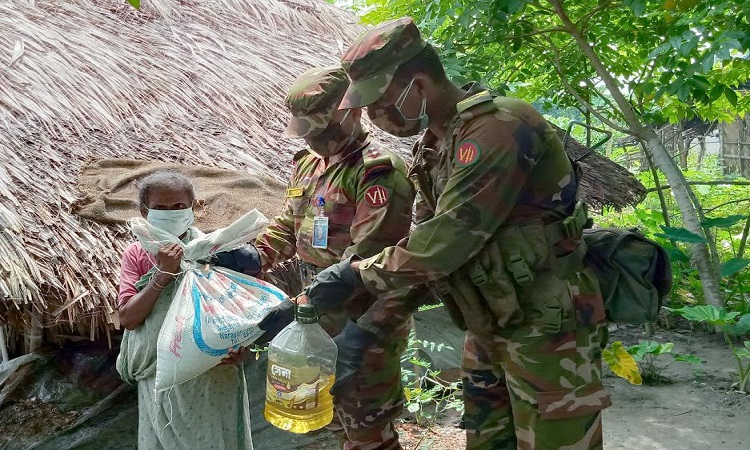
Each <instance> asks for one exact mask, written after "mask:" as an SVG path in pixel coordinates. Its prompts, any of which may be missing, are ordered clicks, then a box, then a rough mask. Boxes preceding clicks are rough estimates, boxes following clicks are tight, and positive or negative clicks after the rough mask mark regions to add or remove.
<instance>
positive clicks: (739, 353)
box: [734, 341, 750, 358]
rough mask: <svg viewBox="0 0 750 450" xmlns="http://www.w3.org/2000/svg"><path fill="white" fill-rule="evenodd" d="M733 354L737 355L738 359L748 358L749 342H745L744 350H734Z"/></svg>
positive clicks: (749, 353)
mask: <svg viewBox="0 0 750 450" xmlns="http://www.w3.org/2000/svg"><path fill="white" fill-rule="evenodd" d="M734 354H735V355H737V357H738V358H750V342H748V341H745V348H742V347H738V348H735V349H734Z"/></svg>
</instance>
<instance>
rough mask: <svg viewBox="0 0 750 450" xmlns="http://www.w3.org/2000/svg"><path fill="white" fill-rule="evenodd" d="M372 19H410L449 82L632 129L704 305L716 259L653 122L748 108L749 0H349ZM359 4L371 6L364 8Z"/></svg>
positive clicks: (694, 201)
mask: <svg viewBox="0 0 750 450" xmlns="http://www.w3.org/2000/svg"><path fill="white" fill-rule="evenodd" d="M355 3H357V6H358V7H359V9H360V10H361V11H362V10H367V11H368V12H367V13H366V14H365V15H364V16H363V17H364V20H365V21H366V22H369V23H376V22H380V21H382V20H387V19H391V18H395V17H400V16H404V15H410V16H412V17H414V18H415V20H416V21H417V22H418V23H419V25H420V27H421V29H422V30H423V31H424V33H425V35H426V36H428V37H429V38H430V39H431V40H432V42H433V43H434V44H435V45H436V47H438V48H439V49H440V51H441V53H442V56H443V59H444V62H445V65H446V69H447V71H448V74H449V75H450V76H451V77H452V78H453V79H454V80H455V81H457V82H462V81H465V80H477V81H481V82H484V83H486V84H488V85H490V86H491V87H493V88H496V89H499V90H503V91H513V95H515V96H518V97H521V98H525V99H526V100H530V101H534V100H537V99H540V98H543V99H549V101H551V102H553V103H554V104H555V105H556V106H557V107H560V108H566V107H582V108H583V109H584V110H585V111H587V112H588V113H590V114H591V115H592V116H594V117H596V118H597V119H598V120H600V121H601V123H604V124H606V125H607V126H609V127H610V128H612V129H614V130H617V131H620V132H622V133H627V134H629V135H632V136H635V137H636V138H637V139H638V140H639V141H640V142H642V143H643V144H644V146H645V148H646V149H647V153H648V154H649V156H650V157H651V159H653V162H654V164H655V166H657V167H658V168H659V170H661V171H662V172H663V173H664V175H665V177H666V179H667V181H668V182H669V184H670V185H671V188H672V193H673V195H674V198H675V201H676V203H677V205H678V207H679V209H680V212H681V215H682V222H683V224H684V227H685V228H686V229H687V230H688V231H690V232H691V233H692V234H694V235H695V236H697V238H696V239H694V240H693V242H691V243H690V244H689V245H690V247H691V250H692V255H693V260H694V262H695V265H696V268H697V270H698V271H699V273H700V277H701V280H702V282H703V283H702V286H703V291H704V295H705V299H706V301H707V302H709V303H710V304H713V305H721V303H722V300H721V294H720V290H719V278H718V266H719V261H718V258H717V252H716V251H715V249H712V250H710V249H709V243H711V242H712V241H713V240H712V239H711V236H710V230H709V229H708V228H703V227H702V226H701V222H702V221H703V219H704V217H703V213H702V208H701V206H700V202H699V201H698V198H697V197H696V195H695V193H694V192H693V190H692V188H691V187H690V185H688V183H687V180H686V179H685V176H684V175H683V173H682V172H681V171H680V168H679V167H678V165H677V164H676V162H675V161H674V160H673V159H672V157H671V155H670V154H669V152H668V151H667V149H666V148H665V146H664V144H663V143H662V142H661V141H660V139H659V137H658V135H657V134H656V133H655V131H654V128H653V126H654V125H655V124H660V123H663V122H665V121H672V122H676V121H679V120H683V119H688V118H692V117H696V116H697V117H701V118H703V119H706V120H719V121H727V120H734V119H735V118H736V117H737V116H738V115H744V114H745V112H746V111H748V109H750V98H749V97H748V96H742V95H740V93H739V92H738V89H737V88H738V86H739V85H740V83H743V82H745V81H747V80H748V79H750V60H749V59H748V50H749V49H750V23H749V22H750V1H748V0H746V1H742V0H740V1H731V0H661V1H653V0H614V1H613V0H576V1H571V0H568V1H565V2H564V1H563V0H547V1H543V0H536V1H528V0H434V1H430V0H427V1H424V0H359V1H358V2H355ZM367 8H369V9H367Z"/></svg>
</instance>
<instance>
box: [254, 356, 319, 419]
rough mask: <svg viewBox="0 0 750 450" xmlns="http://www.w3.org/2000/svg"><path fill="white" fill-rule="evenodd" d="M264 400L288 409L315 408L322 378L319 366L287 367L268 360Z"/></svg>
mask: <svg viewBox="0 0 750 450" xmlns="http://www.w3.org/2000/svg"><path fill="white" fill-rule="evenodd" d="M268 364H269V366H268V383H267V385H266V402H267V403H270V404H273V405H276V406H278V407H281V408H284V409H286V410H289V411H307V410H312V409H315V408H317V407H318V406H319V403H320V395H319V394H320V388H321V387H322V385H323V380H322V379H321V377H320V368H319V367H310V366H306V367H287V366H283V365H280V364H278V363H275V362H272V361H269V362H268Z"/></svg>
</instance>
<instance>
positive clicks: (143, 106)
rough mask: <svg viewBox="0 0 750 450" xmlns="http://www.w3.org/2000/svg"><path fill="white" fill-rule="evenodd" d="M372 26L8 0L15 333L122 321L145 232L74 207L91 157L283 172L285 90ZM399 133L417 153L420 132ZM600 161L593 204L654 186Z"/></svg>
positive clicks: (3, 137)
mask: <svg viewBox="0 0 750 450" xmlns="http://www.w3.org/2000/svg"><path fill="white" fill-rule="evenodd" d="M361 30H362V27H361V26H360V25H357V19H356V17H354V16H353V15H350V14H348V13H345V12H343V11H341V10H339V9H336V8H334V7H332V6H330V5H328V4H326V3H324V2H322V1H315V0H262V1H260V0H214V1H211V2H208V1H200V0H189V1H184V0H149V1H144V2H143V7H142V10H141V11H136V10H134V9H132V8H131V7H130V6H129V5H128V4H127V3H126V2H125V1H121V2H113V1H111V0H36V1H35V0H5V1H4V2H2V3H0V67H2V68H0V78H2V80H1V81H0V161H2V164H1V165H0V295H1V296H2V300H1V303H0V324H3V325H4V326H5V331H6V334H7V333H8V332H9V333H10V336H6V338H9V340H10V342H11V343H15V344H16V345H17V344H19V343H20V341H21V340H20V339H19V336H21V333H20V330H23V329H24V328H26V330H28V331H27V334H28V335H30V339H31V341H32V342H31V345H32V346H33V345H34V342H33V341H34V340H37V341H38V340H39V339H41V338H42V337H41V335H39V333H40V330H41V329H44V330H45V331H44V333H45V334H46V337H47V338H54V339H65V338H74V337H84V338H89V339H101V338H105V337H109V336H110V331H111V329H112V328H113V327H114V326H116V325H117V324H116V322H117V319H116V313H115V311H114V308H113V305H114V301H115V298H116V286H117V283H118V269H119V258H120V255H121V253H122V251H123V249H124V247H125V246H126V244H127V243H128V242H129V241H130V240H131V238H130V237H129V235H128V233H127V230H126V229H125V227H124V226H121V225H120V226H118V225H109V226H104V225H101V224H98V223H94V222H89V221H85V220H82V219H80V218H79V217H78V216H76V215H74V214H73V213H72V212H71V208H72V205H73V204H74V203H75V202H76V199H77V198H79V197H80V196H81V192H79V191H78V190H77V188H76V178H77V176H78V174H79V171H80V170H81V167H82V165H83V164H84V163H85V162H87V161H89V160H91V159H95V158H135V159H153V160H160V161H171V162H179V163H182V164H203V165H208V166H214V167H220V168H230V169H237V170H247V171H251V172H254V173H258V174H261V173H265V174H268V175H271V176H274V177H277V178H279V179H284V178H285V177H286V176H288V174H289V171H290V160H291V155H293V154H294V152H295V151H296V150H297V149H298V148H299V145H300V143H299V142H293V141H285V140H283V139H281V138H280V136H281V132H282V130H283V128H284V126H285V123H286V121H287V119H288V113H287V112H286V111H285V109H284V107H283V104H282V99H283V95H284V94H285V89H286V88H287V87H288V86H289V84H290V83H291V81H292V80H293V78H294V77H295V76H296V75H297V74H299V73H300V72H302V71H303V70H304V69H306V68H308V67H311V66H313V65H324V64H331V63H335V62H336V61H337V59H338V58H337V57H338V55H339V54H340V48H342V47H343V46H345V45H346V44H347V43H348V42H349V41H351V39H352V38H353V37H354V36H355V35H356V34H358V33H359V32H361ZM389 143H390V144H391V145H392V146H393V147H395V148H398V149H399V150H400V151H402V152H403V154H405V155H407V154H408V147H409V146H408V143H403V142H400V141H395V140H392V139H391V140H389ZM571 151H572V152H573V153H575V154H581V153H583V151H584V150H583V149H582V148H581V147H580V146H578V147H575V148H573V149H572V150H571ZM586 163H587V168H588V169H589V170H588V175H587V178H586V179H585V180H584V191H585V193H586V194H585V195H586V197H587V199H588V201H589V202H590V203H591V204H592V205H593V206H594V207H600V206H601V205H604V204H608V205H614V206H616V207H622V206H625V205H627V204H633V203H635V202H638V201H639V200H640V199H641V196H642V194H643V189H642V186H640V185H639V184H638V182H637V181H635V180H634V179H633V178H632V177H631V176H630V175H629V174H628V173H627V171H625V170H624V169H622V168H621V167H619V166H617V165H616V164H614V163H611V162H610V161H608V160H606V159H604V158H602V157H599V156H598V155H594V156H592V157H591V158H588V159H587V160H586ZM249 206H252V205H249ZM0 330H2V328H0ZM0 337H1V336H0ZM16 348H18V347H17V346H16Z"/></svg>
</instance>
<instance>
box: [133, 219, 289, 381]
mask: <svg viewBox="0 0 750 450" xmlns="http://www.w3.org/2000/svg"><path fill="white" fill-rule="evenodd" d="M267 223H268V221H267V219H266V218H265V217H264V216H263V215H262V214H261V213H259V212H258V211H256V210H253V211H251V212H249V213H248V214H246V215H245V216H243V217H241V218H240V219H239V220H237V221H236V222H234V223H232V224H231V225H229V226H228V227H226V228H222V229H219V230H216V231H214V232H212V233H209V234H202V233H200V232H198V236H197V237H194V239H193V240H192V241H190V242H189V243H188V244H183V243H182V242H181V241H180V240H179V239H178V238H177V237H175V236H173V235H171V234H169V233H167V232H165V231H163V230H161V229H159V228H156V227H154V226H152V225H151V224H149V223H148V222H147V221H146V220H144V219H141V218H135V219H132V220H131V221H130V227H131V231H132V232H133V234H134V235H135V236H136V237H137V238H138V240H139V241H140V242H141V244H142V245H143V248H144V249H145V250H146V251H147V252H150V253H152V254H155V253H156V252H158V250H159V248H161V247H162V246H164V245H166V244H169V243H178V244H180V245H181V246H182V247H183V261H182V263H181V271H182V272H183V274H182V277H181V279H180V280H179V285H178V286H177V288H176V289H175V294H174V298H173V299H172V304H171V305H170V307H169V311H168V312H167V316H166V318H165V319H164V324H163V325H162V328H161V331H160V332H159V339H158V342H157V350H156V351H157V356H156V391H157V392H160V391H164V390H166V389H169V388H170V387H172V386H174V385H176V384H180V383H182V382H185V381H188V380H190V379H192V378H195V377H196V376H198V375H200V374H202V373H204V372H206V371H208V370H209V369H211V368H212V367H214V366H216V365H217V364H218V363H219V362H220V361H221V359H222V358H223V357H225V356H226V355H227V353H228V352H229V351H231V350H236V349H238V348H239V347H243V346H246V345H249V344H250V343H252V342H253V341H254V340H255V339H257V338H258V337H260V335H261V334H263V330H261V329H260V328H259V327H258V324H259V323H260V322H261V320H263V318H265V317H266V316H267V315H268V314H269V313H270V312H271V311H273V310H274V308H276V307H277V306H278V305H279V304H280V303H281V302H282V301H284V300H286V299H287V295H286V294H285V293H284V292H283V291H282V290H281V289H278V288H277V287H275V286H273V285H271V284H269V283H266V282H264V281H261V280H258V279H256V278H254V277H251V276H248V275H244V274H241V273H238V272H234V271H232V270H229V269H225V268H223V267H213V266H209V265H208V264H200V263H198V262H197V261H198V260H207V259H208V258H209V257H210V256H211V255H213V254H215V253H219V252H223V251H229V250H234V249H236V248H238V247H241V246H243V245H245V244H246V243H247V242H249V241H250V240H252V239H253V238H254V237H255V236H257V235H258V233H260V232H261V231H262V230H263V228H264V227H265V226H266V224H267ZM196 231H197V230H195V229H194V230H193V232H194V233H195V232H196Z"/></svg>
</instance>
